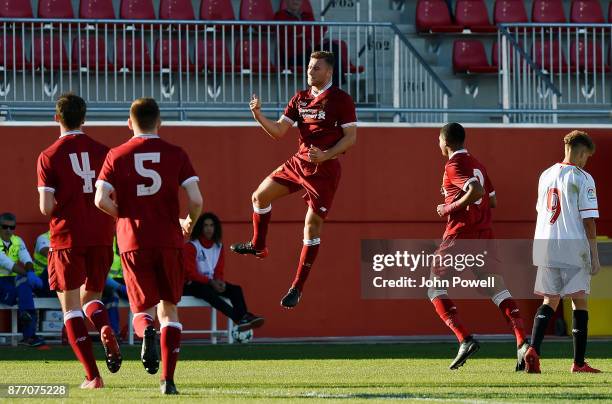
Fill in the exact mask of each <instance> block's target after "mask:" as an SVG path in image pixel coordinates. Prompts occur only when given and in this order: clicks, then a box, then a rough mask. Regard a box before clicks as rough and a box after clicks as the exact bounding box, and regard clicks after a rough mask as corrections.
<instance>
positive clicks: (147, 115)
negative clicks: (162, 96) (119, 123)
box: [130, 97, 160, 131]
mask: <svg viewBox="0 0 612 404" xmlns="http://www.w3.org/2000/svg"><path fill="white" fill-rule="evenodd" d="M159 116H160V113H159V105H157V102H156V101H155V99H153V98H150V97H143V98H138V99H136V100H134V102H133V103H132V106H131V107H130V117H131V118H132V120H134V121H135V123H136V125H138V127H139V128H140V129H141V130H143V131H146V130H153V129H155V127H156V126H157V122H158V121H159Z"/></svg>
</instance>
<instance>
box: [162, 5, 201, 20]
mask: <svg viewBox="0 0 612 404" xmlns="http://www.w3.org/2000/svg"><path fill="white" fill-rule="evenodd" d="M159 19H160V20H195V14H194V13H193V6H192V5H191V0H161V1H160V2H159Z"/></svg>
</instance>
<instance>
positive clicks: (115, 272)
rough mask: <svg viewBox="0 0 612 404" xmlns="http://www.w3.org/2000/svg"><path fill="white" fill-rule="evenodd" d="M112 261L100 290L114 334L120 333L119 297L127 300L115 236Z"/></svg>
mask: <svg viewBox="0 0 612 404" xmlns="http://www.w3.org/2000/svg"><path fill="white" fill-rule="evenodd" d="M113 253H114V256H113V263H112V265H111V268H110V271H109V273H108V277H107V278H106V284H105V285H104V291H103V292H102V302H103V303H104V305H105V306H106V310H107V311H108V319H109V321H110V324H111V328H112V329H113V331H114V332H115V335H116V336H119V335H120V334H122V333H121V331H122V330H121V325H120V323H119V299H123V300H127V299H128V296H127V289H126V287H125V281H124V280H123V267H122V266H121V256H120V255H119V247H118V246H117V237H115V240H114V241H113Z"/></svg>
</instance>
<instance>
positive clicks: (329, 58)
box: [310, 51, 336, 69]
mask: <svg viewBox="0 0 612 404" xmlns="http://www.w3.org/2000/svg"><path fill="white" fill-rule="evenodd" d="M310 58H311V59H323V60H325V63H327V64H328V65H329V67H331V68H332V69H333V68H334V66H335V65H336V57H335V56H334V54H333V52H327V51H315V52H312V53H311V54H310Z"/></svg>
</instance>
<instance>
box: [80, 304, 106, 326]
mask: <svg viewBox="0 0 612 404" xmlns="http://www.w3.org/2000/svg"><path fill="white" fill-rule="evenodd" d="M83 311H84V312H85V315H86V316H87V318H88V319H89V321H91V323H92V324H93V325H94V327H96V329H97V330H98V332H99V331H100V330H102V327H104V326H105V325H108V326H110V319H109V318H108V311H106V307H104V303H102V302H101V301H100V300H92V301H91V302H88V303H86V304H85V305H84V306H83Z"/></svg>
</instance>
